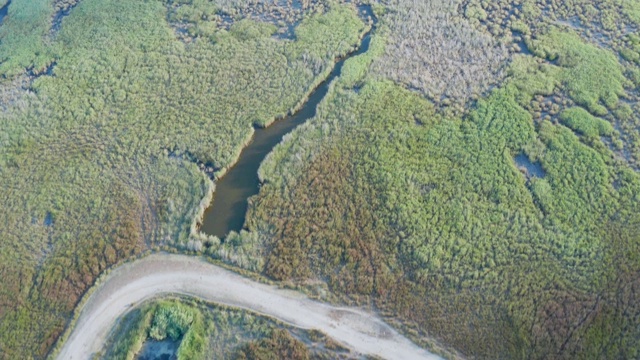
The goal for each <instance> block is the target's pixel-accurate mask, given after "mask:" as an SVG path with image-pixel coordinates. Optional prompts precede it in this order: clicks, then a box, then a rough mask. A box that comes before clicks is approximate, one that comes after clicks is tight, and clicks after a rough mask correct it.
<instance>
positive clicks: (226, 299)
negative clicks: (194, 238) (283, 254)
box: [58, 254, 440, 360]
mask: <svg viewBox="0 0 640 360" xmlns="http://www.w3.org/2000/svg"><path fill="white" fill-rule="evenodd" d="M170 293H177V294H184V295H190V296H194V297H197V298H200V299H204V300H207V301H211V302H215V303H220V304H225V305H230V306H234V307H240V308H245V309H248V310H252V311H255V312H258V313H261V314H264V315H268V316H271V317H274V318H277V319H279V320H281V321H284V322H287V323H290V324H291V325H294V326H298V327H301V328H306V329H310V328H315V329H319V330H321V331H323V332H325V333H326V334H327V335H329V336H331V337H332V338H333V339H335V340H336V341H338V342H340V343H342V344H344V345H345V346H347V347H349V348H351V349H353V350H355V351H356V352H359V353H362V354H370V355H377V356H379V357H382V358H385V359H440V358H439V357H438V356H436V355H433V354H431V353H429V352H427V351H426V350H424V349H422V348H420V347H418V346H416V345H415V344H413V343H412V342H411V341H409V340H408V339H406V338H405V337H403V336H402V335H400V334H399V333H398V332H397V331H395V330H393V329H392V328H390V327H389V326H388V325H386V324H385V323H384V322H382V321H381V320H380V319H378V318H377V317H375V316H374V315H371V314H368V313H365V312H363V311H360V310H357V309H352V308H337V307H333V306H330V305H327V304H323V303H320V302H317V301H313V300H310V299H308V298H307V297H306V296H304V295H302V294H301V293H298V292H295V291H289V290H282V289H278V288H276V287H274V286H269V285H265V284H261V283H258V282H256V281H253V280H250V279H248V278H245V277H242V276H240V275H238V274H236V273H234V272H231V271H229V270H226V269H224V268H221V267H219V266H216V265H213V264H210V263H207V262H205V261H203V260H201V259H198V258H194V257H189V256H183V255H169V254H155V255H151V256H148V257H146V258H143V259H141V260H137V261H134V262H132V263H129V264H125V265H123V266H121V267H119V268H117V269H116V270H114V271H113V272H112V273H111V274H110V275H109V276H108V277H107V279H106V280H105V281H103V282H102V285H101V286H100V288H99V289H98V290H97V291H95V292H94V293H93V294H92V295H91V297H90V298H89V300H88V301H87V303H86V305H85V307H84V309H83V310H82V313H81V314H80V318H79V319H78V322H77V324H76V326H75V328H74V329H73V332H72V333H71V335H70V336H69V338H68V340H67V342H66V343H65V344H64V346H63V347H62V349H61V351H60V353H59V355H58V359H61V360H80V359H82V360H86V359H90V358H91V357H92V354H94V353H95V352H97V351H99V350H101V348H102V346H103V345H104V341H105V339H106V337H107V335H108V334H109V331H110V330H111V329H112V328H113V327H114V326H115V324H116V321H117V319H119V318H120V317H121V316H123V315H124V314H126V313H127V312H128V311H129V310H131V309H132V307H134V306H136V305H137V304H139V303H140V302H143V301H145V300H148V299H151V298H153V297H157V296H158V295H162V294H170Z"/></svg>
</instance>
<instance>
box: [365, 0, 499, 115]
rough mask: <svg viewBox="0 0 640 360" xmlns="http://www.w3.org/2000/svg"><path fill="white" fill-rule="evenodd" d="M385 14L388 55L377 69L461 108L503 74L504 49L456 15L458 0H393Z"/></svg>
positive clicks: (447, 103)
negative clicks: (387, 30)
mask: <svg viewBox="0 0 640 360" xmlns="http://www.w3.org/2000/svg"><path fill="white" fill-rule="evenodd" d="M388 6H389V9H388V11H389V14H388V15H387V16H385V17H384V21H385V22H388V26H389V28H390V30H391V31H390V36H389V41H388V45H387V49H386V51H385V55H384V56H382V57H381V58H380V60H378V61H376V63H375V65H374V69H375V70H374V71H375V72H376V73H379V74H381V75H383V76H385V77H386V78H389V79H392V80H395V81H397V82H399V83H402V84H404V85H406V86H408V87H409V88H413V89H416V90H418V91H419V92H421V93H423V94H424V95H425V96H427V97H428V98H429V99H431V100H433V101H434V102H435V103H437V104H439V105H440V104H442V105H443V106H449V105H454V110H456V111H457V112H460V110H461V109H462V108H463V107H464V105H465V104H466V102H467V101H468V100H469V99H471V98H478V97H479V96H480V95H482V94H483V93H484V92H485V91H486V90H488V89H489V88H490V87H491V85H494V84H496V83H497V82H498V81H499V80H500V78H501V71H502V69H503V67H504V65H505V62H506V60H507V59H506V55H507V54H506V49H505V48H504V46H502V45H501V44H499V43H497V42H496V41H495V40H494V39H493V38H491V37H490V36H488V35H486V34H483V33H481V32H478V31H477V30H475V29H474V28H473V27H471V26H470V25H469V24H468V23H467V21H466V20H465V19H464V18H463V17H461V16H459V15H458V14H457V6H458V1H456V0H445V1H437V0H433V1H431V0H427V1H424V0H415V1H413V0H395V1H392V2H391V3H390V4H389V5H388Z"/></svg>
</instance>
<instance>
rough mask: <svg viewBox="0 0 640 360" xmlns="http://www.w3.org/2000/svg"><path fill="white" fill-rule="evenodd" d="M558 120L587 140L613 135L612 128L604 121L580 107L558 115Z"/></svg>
mask: <svg viewBox="0 0 640 360" xmlns="http://www.w3.org/2000/svg"><path fill="white" fill-rule="evenodd" d="M560 120H561V121H562V122H563V123H564V124H565V125H567V126H568V127H570V128H571V129H573V130H575V131H577V132H579V133H580V134H582V135H585V136H587V137H589V138H596V137H598V136H609V135H611V134H613V132H614V130H613V126H612V125H611V123H609V122H608V121H606V120H604V119H600V118H598V117H595V116H593V115H591V114H590V113H589V112H588V111H586V110H585V109H583V108H581V107H573V108H570V109H567V110H565V111H563V112H562V113H561V114H560Z"/></svg>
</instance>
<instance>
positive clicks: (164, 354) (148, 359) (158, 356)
mask: <svg viewBox="0 0 640 360" xmlns="http://www.w3.org/2000/svg"><path fill="white" fill-rule="evenodd" d="M179 346H180V342H178V341H171V340H164V341H147V342H145V343H144V344H143V345H142V349H140V352H139V353H138V356H137V357H136V360H175V359H177V357H176V353H177V352H178V347H179Z"/></svg>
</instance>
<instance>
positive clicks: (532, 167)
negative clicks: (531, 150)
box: [514, 153, 546, 178]
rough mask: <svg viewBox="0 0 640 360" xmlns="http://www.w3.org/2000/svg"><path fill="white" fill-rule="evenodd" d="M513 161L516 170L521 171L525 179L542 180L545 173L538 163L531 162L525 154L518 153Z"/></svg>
mask: <svg viewBox="0 0 640 360" xmlns="http://www.w3.org/2000/svg"><path fill="white" fill-rule="evenodd" d="M514 161H515V162H516V166H517V167H518V169H520V170H522V172H524V174H525V175H526V176H527V177H529V178H530V177H537V178H543V177H545V175H546V172H545V171H544V169H543V168H542V165H540V163H539V162H531V160H529V157H527V155H526V154H524V153H520V154H518V156H516V157H515V159H514Z"/></svg>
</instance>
